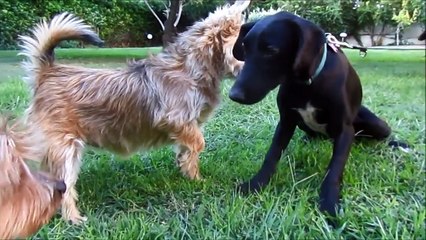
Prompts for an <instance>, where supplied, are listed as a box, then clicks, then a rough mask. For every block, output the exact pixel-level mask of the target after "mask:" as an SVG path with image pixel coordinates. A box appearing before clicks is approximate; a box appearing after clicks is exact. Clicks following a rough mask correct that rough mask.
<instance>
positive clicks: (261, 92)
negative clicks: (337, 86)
mask: <svg viewBox="0 0 426 240" xmlns="http://www.w3.org/2000/svg"><path fill="white" fill-rule="evenodd" d="M325 41H326V40H325V36H324V32H323V31H322V30H321V29H320V28H319V27H318V26H316V25H315V24H313V23H311V22H309V21H307V20H305V19H303V18H300V17H298V16H296V15H294V14H291V13H289V12H279V13H277V14H275V15H271V16H267V17H264V18H262V19H261V20H259V21H257V22H250V23H246V24H244V25H243V26H242V27H241V30H240V33H239V36H238V39H237V41H236V43H235V45H234V48H233V54H234V57H235V58H236V59H238V60H240V61H244V67H243V69H242V71H241V73H240V74H239V76H238V77H237V80H236V82H235V83H234V85H233V86H232V88H231V91H230V93H229V97H230V98H231V99H232V100H233V101H236V102H239V103H242V104H254V103H257V102H259V101H260V100H262V99H263V98H264V97H265V96H266V95H267V94H268V92H269V91H271V90H272V89H274V88H275V87H277V86H278V85H279V84H280V83H281V82H282V81H284V80H286V81H307V80H308V79H309V78H310V77H311V76H312V75H313V73H314V72H315V68H316V66H314V64H313V62H314V61H313V60H314V59H315V58H316V57H317V55H319V54H320V51H321V48H322V47H323V46H324V43H325Z"/></svg>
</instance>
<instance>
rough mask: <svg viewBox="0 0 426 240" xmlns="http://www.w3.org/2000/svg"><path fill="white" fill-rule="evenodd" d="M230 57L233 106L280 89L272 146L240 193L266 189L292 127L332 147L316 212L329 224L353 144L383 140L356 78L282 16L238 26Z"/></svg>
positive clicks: (384, 129) (384, 131)
mask: <svg viewBox="0 0 426 240" xmlns="http://www.w3.org/2000/svg"><path fill="white" fill-rule="evenodd" d="M325 48H328V49H325ZM325 50H327V52H326V55H325V57H326V58H325V64H324V65H323V68H321V66H320V65H321V60H322V58H323V54H324V51H325ZM233 54H234V56H235V57H236V58H237V59H238V60H241V61H245V63H244V67H243V69H242V72H241V73H240V75H239V76H238V77H237V80H236V82H235V84H234V85H233V87H232V88H231V90H230V93H229V97H230V98H231V99H232V100H233V101H236V102H238V103H242V104H254V103H257V102H259V101H261V100H262V99H263V98H264V97H265V96H266V95H267V94H268V92H269V91H271V90H272V89H274V88H276V87H277V86H278V85H280V88H279V92H278V97H277V104H278V108H279V113H280V121H279V123H278V125H277V127H276V129H275V134H274V137H273V140H272V144H271V146H270V148H269V150H268V153H267V154H266V157H265V160H264V162H263V165H262V167H261V169H260V170H259V172H258V173H257V174H256V175H255V176H254V177H253V178H252V179H251V180H250V181H249V182H246V183H244V184H242V185H241V186H240V190H241V191H243V192H250V191H257V190H260V189H261V188H262V187H263V186H265V185H266V184H268V182H269V180H270V179H271V177H272V175H273V174H274V172H275V170H276V166H277V163H278V161H279V160H280V157H281V153H282V151H283V150H285V149H286V147H287V145H288V143H289V141H290V139H291V137H292V136H293V133H294V131H295V128H296V126H298V127H299V128H300V129H302V130H304V131H305V132H306V133H307V135H308V136H316V135H318V134H321V133H322V134H323V135H325V136H328V137H330V138H331V139H332V140H333V155H332V158H331V161H330V163H329V165H328V168H327V173H326V176H325V178H324V180H323V183H322V186H321V190H320V209H321V210H322V211H326V212H328V213H329V214H330V215H331V216H335V215H336V209H337V208H338V202H339V195H340V187H341V182H342V175H343V171H344V167H345V164H346V160H347V159H348V156H349V152H350V149H351V145H352V142H353V141H354V138H355V136H364V137H369V138H371V139H377V140H383V139H386V138H387V137H388V136H389V135H390V133H391V130H390V128H389V126H388V125H387V124H386V123H385V122H384V121H383V120H381V119H379V118H378V117H377V116H376V115H374V114H373V113H372V112H371V111H369V110H368V109H367V108H366V107H364V106H362V105H361V99H362V88H361V83H360V80H359V77H358V75H357V73H356V72H355V70H354V69H353V67H352V66H351V64H350V63H349V62H348V59H347V58H346V56H345V55H344V54H343V52H342V51H341V50H339V51H338V52H334V51H333V50H332V49H331V48H330V47H329V46H328V45H327V44H326V38H325V34H324V32H323V31H322V30H321V29H320V28H319V27H318V26H316V25H315V24H313V23H311V22H309V21H307V20H305V19H303V18H300V17H298V16H296V15H293V14H291V13H288V12H280V13H277V14H275V15H272V16H267V17H264V18H263V19H260V20H258V21H257V22H252V23H246V24H244V25H243V26H242V27H241V30H240V35H239V37H238V39H237V41H236V43H235V45H234V49H233ZM317 71H319V74H318V75H317V76H315V78H313V79H312V77H313V75H315V72H317Z"/></svg>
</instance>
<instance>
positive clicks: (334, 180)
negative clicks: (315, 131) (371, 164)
mask: <svg viewBox="0 0 426 240" xmlns="http://www.w3.org/2000/svg"><path fill="white" fill-rule="evenodd" d="M353 140H354V128H353V126H352V125H345V126H343V130H342V132H341V133H340V134H339V135H337V137H335V138H334V145H333V156H332V158H331V161H330V164H329V165H328V168H327V174H326V176H325V178H324V181H323V182H322V185H321V192H320V210H321V211H325V212H327V213H329V214H330V215H331V216H332V217H335V216H336V210H337V208H338V204H339V197H340V185H341V183H342V177H343V171H344V168H345V165H346V160H347V159H348V157H349V151H350V149H351V145H352V142H353Z"/></svg>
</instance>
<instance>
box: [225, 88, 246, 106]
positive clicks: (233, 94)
mask: <svg viewBox="0 0 426 240" xmlns="http://www.w3.org/2000/svg"><path fill="white" fill-rule="evenodd" d="M229 98H230V99H231V100H232V101H235V102H237V103H243V102H245V96H244V92H243V91H240V90H238V89H236V88H231V90H230V91H229Z"/></svg>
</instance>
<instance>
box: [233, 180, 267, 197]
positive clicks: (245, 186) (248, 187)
mask: <svg viewBox="0 0 426 240" xmlns="http://www.w3.org/2000/svg"><path fill="white" fill-rule="evenodd" d="M262 187H263V184H261V183H260V182H258V181H253V180H250V181H248V182H244V183H242V184H240V185H239V186H238V187H237V191H238V192H240V193H242V194H244V195H246V194H249V193H257V192H260V190H262Z"/></svg>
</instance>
